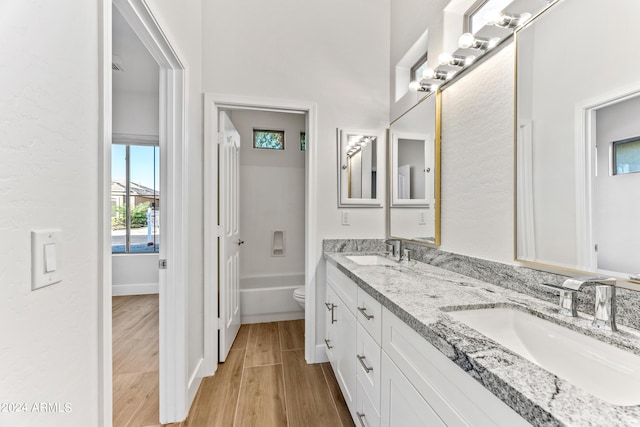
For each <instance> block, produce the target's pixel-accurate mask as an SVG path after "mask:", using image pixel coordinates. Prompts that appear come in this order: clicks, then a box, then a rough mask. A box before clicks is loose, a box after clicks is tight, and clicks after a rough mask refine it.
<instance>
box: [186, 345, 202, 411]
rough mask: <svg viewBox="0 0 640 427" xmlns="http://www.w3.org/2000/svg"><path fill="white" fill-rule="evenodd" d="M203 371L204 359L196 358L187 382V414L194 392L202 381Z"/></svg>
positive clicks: (194, 395)
mask: <svg viewBox="0 0 640 427" xmlns="http://www.w3.org/2000/svg"><path fill="white" fill-rule="evenodd" d="M203 371H204V359H203V358H200V360H198V364H197V365H196V368H195V369H194V370H193V374H191V377H190V378H189V384H188V389H187V408H188V409H187V414H188V413H189V411H190V410H191V405H192V404H193V400H194V399H195V397H196V393H197V392H198V388H200V383H201V382H202V377H203Z"/></svg>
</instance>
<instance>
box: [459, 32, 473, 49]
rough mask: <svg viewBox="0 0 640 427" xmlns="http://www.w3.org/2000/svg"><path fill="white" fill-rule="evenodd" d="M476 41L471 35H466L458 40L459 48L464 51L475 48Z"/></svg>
mask: <svg viewBox="0 0 640 427" xmlns="http://www.w3.org/2000/svg"><path fill="white" fill-rule="evenodd" d="M475 41H476V38H475V37H474V36H473V34H471V33H464V34H463V35H461V36H460V38H459V39H458V46H460V48H462V49H469V48H470V47H471V46H473V43H474V42H475Z"/></svg>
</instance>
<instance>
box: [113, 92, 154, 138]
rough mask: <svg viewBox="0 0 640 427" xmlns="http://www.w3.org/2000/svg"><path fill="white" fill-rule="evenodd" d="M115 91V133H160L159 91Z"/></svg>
mask: <svg viewBox="0 0 640 427" xmlns="http://www.w3.org/2000/svg"><path fill="white" fill-rule="evenodd" d="M115 89H116V88H115V87H114V91H113V133H123V134H133V135H154V136H157V135H158V131H159V126H160V125H159V124H158V118H159V110H160V107H159V105H160V104H159V103H160V100H159V93H158V91H155V92H131V91H127V92H125V91H118V90H115Z"/></svg>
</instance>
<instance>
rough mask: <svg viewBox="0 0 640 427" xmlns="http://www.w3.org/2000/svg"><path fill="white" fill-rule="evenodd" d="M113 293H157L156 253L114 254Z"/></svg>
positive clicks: (116, 294)
mask: <svg viewBox="0 0 640 427" xmlns="http://www.w3.org/2000/svg"><path fill="white" fill-rule="evenodd" d="M111 262H112V284H113V295H114V296H118V295H143V294H157V293H158V290H159V287H158V254H114V255H112V256H111Z"/></svg>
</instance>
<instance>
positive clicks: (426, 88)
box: [409, 80, 438, 92]
mask: <svg viewBox="0 0 640 427" xmlns="http://www.w3.org/2000/svg"><path fill="white" fill-rule="evenodd" d="M436 89H438V85H437V84H428V83H422V82H420V81H418V80H413V81H412V82H411V83H409V90H410V91H412V92H435V91H436Z"/></svg>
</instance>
